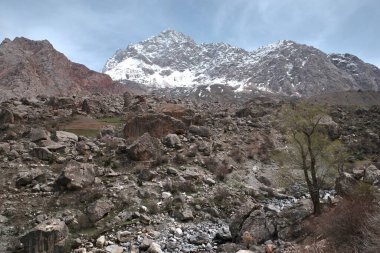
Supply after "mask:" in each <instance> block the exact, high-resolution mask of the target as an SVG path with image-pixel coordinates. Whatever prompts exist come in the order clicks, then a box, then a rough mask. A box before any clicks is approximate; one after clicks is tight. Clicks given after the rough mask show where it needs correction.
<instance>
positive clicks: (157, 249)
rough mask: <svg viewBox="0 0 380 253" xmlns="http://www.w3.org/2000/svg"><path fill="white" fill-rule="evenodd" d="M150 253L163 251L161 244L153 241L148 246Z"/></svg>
mask: <svg viewBox="0 0 380 253" xmlns="http://www.w3.org/2000/svg"><path fill="white" fill-rule="evenodd" d="M148 252H149V253H162V250H161V247H160V245H158V244H157V243H155V242H152V243H151V244H150V246H149V248H148Z"/></svg>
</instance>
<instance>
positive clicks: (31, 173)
mask: <svg viewBox="0 0 380 253" xmlns="http://www.w3.org/2000/svg"><path fill="white" fill-rule="evenodd" d="M44 177H45V173H44V172H43V171H42V170H41V169H38V168H36V169H31V170H27V171H21V172H20V173H18V174H17V178H16V187H23V186H27V185H29V184H31V183H32V182H33V180H38V179H39V178H44Z"/></svg>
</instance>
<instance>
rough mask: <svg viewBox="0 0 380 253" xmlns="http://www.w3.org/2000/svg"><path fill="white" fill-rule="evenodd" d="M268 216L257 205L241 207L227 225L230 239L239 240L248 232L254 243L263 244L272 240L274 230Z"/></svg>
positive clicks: (273, 225)
mask: <svg viewBox="0 0 380 253" xmlns="http://www.w3.org/2000/svg"><path fill="white" fill-rule="evenodd" d="M270 215H271V214H270V213H268V214H267V213H265V212H264V210H263V208H261V207H260V206H258V205H253V204H247V205H244V206H242V207H241V208H240V209H239V210H238V211H237V212H236V213H235V214H234V216H233V217H232V219H231V221H230V224H229V227H230V231H231V235H232V238H233V239H235V240H241V238H242V236H243V234H244V233H245V232H248V233H249V234H251V235H252V237H253V239H254V241H255V242H256V243H263V242H264V241H266V240H268V239H272V237H273V235H274V234H275V232H276V228H275V224H274V221H273V218H272V217H271V216H270Z"/></svg>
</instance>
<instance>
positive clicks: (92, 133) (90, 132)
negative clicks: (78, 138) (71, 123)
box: [64, 128, 99, 137]
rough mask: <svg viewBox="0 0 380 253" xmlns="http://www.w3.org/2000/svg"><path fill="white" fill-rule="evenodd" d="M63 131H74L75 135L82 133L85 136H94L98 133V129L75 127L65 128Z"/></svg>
mask: <svg viewBox="0 0 380 253" xmlns="http://www.w3.org/2000/svg"><path fill="white" fill-rule="evenodd" d="M64 131H67V132H71V133H74V134H76V135H82V136H85V137H96V136H97V135H98V133H99V129H75V128H67V129H64Z"/></svg>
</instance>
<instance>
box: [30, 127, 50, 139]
mask: <svg viewBox="0 0 380 253" xmlns="http://www.w3.org/2000/svg"><path fill="white" fill-rule="evenodd" d="M29 139H30V141H32V142H37V141H42V140H50V134H49V132H48V131H47V130H46V129H44V128H41V127H39V128H32V129H30V133H29Z"/></svg>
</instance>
